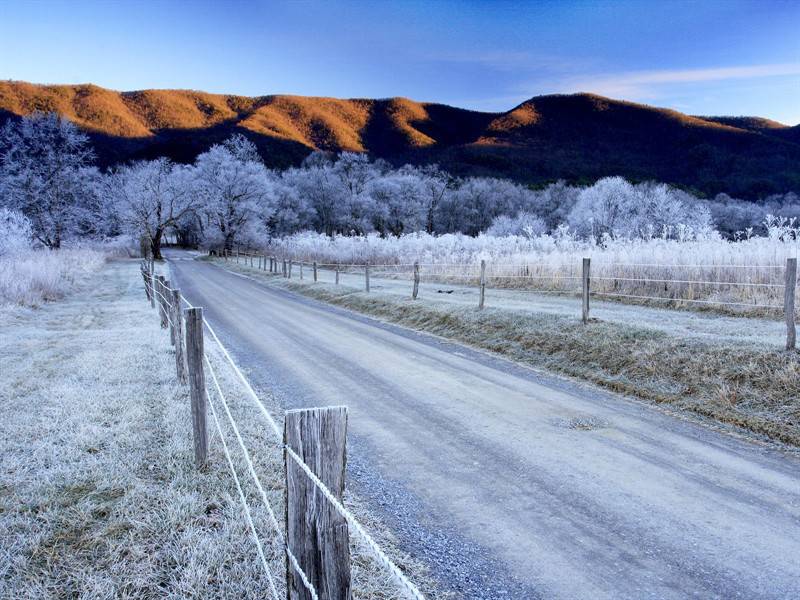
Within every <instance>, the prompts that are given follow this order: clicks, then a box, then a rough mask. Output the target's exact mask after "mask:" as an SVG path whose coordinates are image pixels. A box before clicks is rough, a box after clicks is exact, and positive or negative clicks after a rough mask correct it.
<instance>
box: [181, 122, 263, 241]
mask: <svg viewBox="0 0 800 600" xmlns="http://www.w3.org/2000/svg"><path fill="white" fill-rule="evenodd" d="M194 176H195V183H196V185H195V190H196V193H197V194H198V196H199V198H200V199H201V202H202V211H203V214H204V220H205V237H206V242H207V243H209V244H214V245H221V246H223V247H224V248H225V249H228V250H230V249H231V248H232V247H233V245H234V244H235V243H242V242H248V243H252V242H256V241H257V240H258V239H260V238H261V237H263V236H264V235H265V230H264V226H265V223H266V222H267V221H268V220H269V218H270V217H271V216H272V214H273V212H274V206H273V205H272V203H271V201H270V199H271V196H270V192H271V186H272V179H271V177H270V175H269V173H268V171H267V169H266V167H265V166H264V164H263V163H262V162H261V160H260V158H259V157H258V152H257V150H256V147H255V145H254V144H253V143H252V142H250V141H249V140H247V138H245V137H244V136H243V135H240V134H237V135H234V136H232V137H231V138H229V139H228V140H226V141H225V142H223V143H222V144H216V145H214V146H212V147H211V148H210V149H209V150H208V151H207V152H204V153H203V154H201V155H200V156H198V157H197V160H196V161H195V168H194Z"/></svg>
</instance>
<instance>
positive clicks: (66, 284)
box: [0, 248, 109, 308]
mask: <svg viewBox="0 0 800 600" xmlns="http://www.w3.org/2000/svg"><path fill="white" fill-rule="evenodd" d="M108 256H109V252H107V251H105V250H102V249H89V248H75V249H64V250H58V251H48V250H36V251H29V252H25V253H21V254H17V255H9V256H0V308H2V307H4V306H9V305H14V304H20V305H25V306H36V305H39V304H42V303H43V302H47V301H49V300H57V299H58V298H61V297H62V296H64V294H66V293H68V292H69V291H71V290H74V289H76V288H78V287H81V285H82V284H83V280H84V279H85V278H87V277H90V276H91V275H92V274H93V273H95V272H97V271H98V270H99V269H100V268H101V267H102V266H103V263H105V261H106V258H107V257H108Z"/></svg>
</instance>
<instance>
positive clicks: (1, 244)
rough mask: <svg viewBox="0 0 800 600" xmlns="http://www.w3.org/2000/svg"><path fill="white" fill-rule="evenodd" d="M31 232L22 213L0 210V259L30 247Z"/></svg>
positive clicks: (28, 223) (28, 222) (27, 220)
mask: <svg viewBox="0 0 800 600" xmlns="http://www.w3.org/2000/svg"><path fill="white" fill-rule="evenodd" d="M32 238H33V231H32V229H31V222H30V220H29V219H28V218H27V217H25V216H24V215H23V214H22V213H19V212H17V211H13V210H8V209H7V208H0V258H2V257H4V256H9V255H12V254H18V253H20V252H22V251H24V250H28V249H29V248H30V247H31V239H32Z"/></svg>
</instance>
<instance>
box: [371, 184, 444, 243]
mask: <svg viewBox="0 0 800 600" xmlns="http://www.w3.org/2000/svg"><path fill="white" fill-rule="evenodd" d="M366 193H367V195H368V196H369V197H370V198H371V199H372V203H371V205H372V222H373V226H374V227H375V229H376V230H377V231H378V232H379V233H380V234H381V235H387V234H390V235H395V236H400V235H402V234H403V233H406V232H410V231H421V230H422V229H423V228H424V227H425V225H426V219H427V200H428V198H429V196H428V189H427V188H426V186H425V183H424V181H423V180H422V179H421V178H419V177H416V176H415V175H414V174H411V173H404V172H402V171H401V172H398V173H393V174H388V175H385V176H383V177H378V178H375V179H373V180H372V181H370V182H369V183H368V184H367V192H366Z"/></svg>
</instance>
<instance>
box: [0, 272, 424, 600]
mask: <svg viewBox="0 0 800 600" xmlns="http://www.w3.org/2000/svg"><path fill="white" fill-rule="evenodd" d="M83 283H84V284H83V289H82V290H81V291H80V292H79V293H74V294H68V295H67V296H66V297H65V298H64V299H63V300H62V301H59V302H55V303H46V304H44V305H42V306H41V307H39V308H36V309H30V308H22V307H12V308H7V309H3V310H2V311H0V360H1V361H2V364H3V365H4V366H3V370H2V377H1V378H0V406H2V408H1V409H0V410H2V415H1V417H2V418H0V540H2V543H0V597H2V598H15V599H31V600H33V599H37V600H38V599H41V598H92V599H97V598H164V597H168V598H237V599H238V598H263V597H265V594H267V593H268V590H269V585H268V582H267V579H266V576H265V572H264V570H263V569H262V566H261V564H260V563H259V560H258V557H257V554H256V549H255V545H254V544H253V542H252V539H251V537H250V533H249V530H248V528H247V525H246V523H245V520H244V518H243V514H242V507H241V504H240V502H239V498H238V497H237V495H236V491H235V488H234V486H233V482H232V480H231V475H230V472H229V470H228V465H227V463H226V459H225V457H224V455H223V452H222V448H221V443H220V439H219V436H218V435H216V434H215V433H214V432H215V428H214V425H213V422H212V423H211V424H210V432H212V433H211V438H210V465H211V466H210V468H209V469H208V470H207V471H205V472H202V473H201V472H198V471H196V469H195V468H194V464H193V450H192V441H191V422H190V415H189V408H188V398H187V391H186V389H185V388H182V387H181V386H179V385H178V384H177V383H176V381H175V371H174V369H175V363H174V357H173V355H172V352H171V349H170V344H169V336H168V335H167V334H166V333H165V332H164V331H163V330H160V329H159V327H158V323H157V317H156V315H155V312H154V311H153V310H152V309H150V307H149V305H148V304H147V303H146V302H145V297H144V292H143V290H142V285H141V279H140V278H139V273H138V263H136V262H134V261H113V262H111V263H108V264H107V266H106V267H105V268H104V269H103V270H102V271H101V272H100V273H95V274H91V275H87V276H86V280H85V281H84V282H83ZM207 351H208V352H209V355H210V357H211V361H212V362H213V363H214V364H215V368H216V372H217V373H218V376H219V377H220V380H221V385H222V387H223V389H225V391H226V396H227V398H228V402H229V404H230V405H231V409H232V411H233V412H234V414H235V415H236V417H237V420H238V422H239V423H240V432H241V434H242V436H243V438H244V439H245V440H246V441H247V443H248V446H249V448H250V450H251V455H252V458H253V461H254V464H255V467H256V469H257V471H258V473H259V476H260V477H261V480H262V481H263V482H265V485H266V489H267V493H268V494H269V497H270V502H272V503H273V505H274V506H277V507H278V509H279V511H278V514H282V510H283V509H282V506H283V501H284V492H283V457H282V452H281V450H280V446H278V445H276V444H275V443H274V442H273V441H272V440H271V439H270V438H269V436H267V435H266V434H265V430H264V427H263V425H262V424H261V421H260V420H259V418H258V413H257V411H256V409H255V408H254V407H253V406H252V403H251V402H249V401H248V399H247V398H246V396H245V395H244V394H243V392H242V391H241V389H240V386H238V385H236V384H235V381H234V380H233V375H232V373H230V372H229V371H226V369H225V368H224V365H222V364H221V360H220V357H219V356H218V353H217V352H215V351H214V349H213V348H208V350H207ZM260 392H261V393H260V396H261V398H262V399H263V400H264V401H265V402H266V403H267V405H268V407H269V408H270V410H272V411H273V413H274V414H280V407H279V406H278V405H277V404H275V403H274V401H273V400H272V397H271V395H270V394H269V393H266V392H264V391H263V390H260ZM222 430H223V432H224V435H225V436H226V437H227V438H229V442H228V443H229V446H230V447H232V448H235V444H234V445H232V443H231V441H230V437H231V435H232V434H231V432H230V430H229V429H228V427H227V426H226V423H225V422H224V420H223V423H222ZM241 460H242V457H241V456H240V455H239V454H238V453H237V452H234V461H235V464H236V467H237V470H238V471H239V477H240V480H241V481H242V484H243V488H244V493H245V495H246V497H247V498H248V500H249V503H250V510H251V513H252V515H253V520H254V523H255V525H256V528H257V530H258V532H259V534H260V537H261V539H262V543H263V544H264V550H265V553H266V556H267V559H268V561H269V564H270V566H271V570H272V572H273V573H274V574H276V575H277V585H278V588H279V589H282V586H283V583H282V582H283V578H284V573H285V571H284V569H285V566H284V560H283V556H284V554H283V549H282V547H281V546H280V544H279V543H278V538H277V537H276V536H275V534H274V531H271V526H270V521H269V519H268V516H267V514H266V511H265V510H264V509H263V507H262V506H261V504H260V502H259V501H258V500H257V492H256V490H255V487H254V486H253V485H252V483H251V482H250V480H249V478H247V476H246V470H245V467H244V464H243V463H242V462H241ZM346 502H347V504H348V507H349V508H350V509H351V510H353V511H354V512H355V513H356V514H357V515H358V517H359V519H360V520H361V521H362V522H364V523H365V524H366V525H367V527H368V528H369V529H370V531H372V532H373V533H376V534H377V535H376V537H377V538H378V540H379V541H380V543H381V544H382V546H383V547H384V549H386V550H387V551H389V552H390V554H391V555H392V556H393V558H394V559H395V560H396V561H397V562H398V563H399V564H401V565H402V566H403V567H404V568H406V569H408V570H409V571H410V572H413V573H414V577H415V580H416V581H417V582H418V583H420V584H421V585H422V586H423V587H424V588H425V589H426V590H430V588H429V587H427V580H426V578H425V576H424V569H423V568H422V566H421V565H420V564H419V563H417V562H415V561H414V560H412V559H411V558H410V557H408V556H407V555H404V554H403V553H400V552H399V551H397V550H396V549H395V548H394V546H393V545H392V540H391V537H390V534H388V532H386V530H385V528H384V527H383V526H382V525H381V523H380V522H379V521H377V520H375V519H374V517H372V516H371V514H370V512H369V511H368V510H366V509H364V508H363V506H362V505H361V504H360V503H359V502H358V500H357V499H355V498H353V497H352V496H350V495H348V496H347V497H346ZM353 544H354V545H353V548H352V549H351V552H352V555H353V583H354V595H355V597H356V598H401V597H402V595H401V593H400V592H399V591H397V590H396V589H395V587H394V583H393V581H392V580H391V578H390V577H389V576H388V575H387V574H386V573H385V572H383V571H381V570H380V569H379V568H378V567H377V565H376V564H375V562H374V561H373V559H372V558H371V556H370V555H369V554H367V553H366V551H365V549H364V548H362V547H361V546H360V544H359V542H358V541H357V540H356V539H354V540H353ZM430 595H431V597H434V596H435V593H431V594H430Z"/></svg>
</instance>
